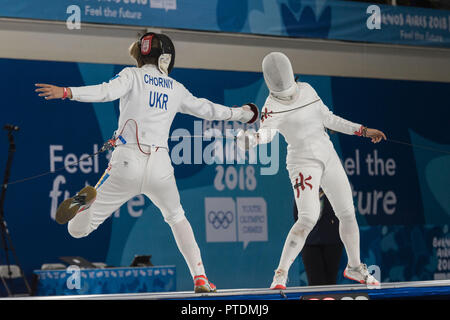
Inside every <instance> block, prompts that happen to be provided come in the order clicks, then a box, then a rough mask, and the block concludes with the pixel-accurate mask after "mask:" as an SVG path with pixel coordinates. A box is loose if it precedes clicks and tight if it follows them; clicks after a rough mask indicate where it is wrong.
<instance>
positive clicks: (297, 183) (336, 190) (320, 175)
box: [278, 148, 360, 271]
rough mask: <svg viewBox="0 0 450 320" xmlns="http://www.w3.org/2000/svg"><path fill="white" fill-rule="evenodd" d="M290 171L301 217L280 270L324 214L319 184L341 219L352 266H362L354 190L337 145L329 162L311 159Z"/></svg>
mask: <svg viewBox="0 0 450 320" xmlns="http://www.w3.org/2000/svg"><path fill="white" fill-rule="evenodd" d="M288 170H289V176H290V178H291V182H292V185H293V187H294V196H295V202H296V205H297V209H298V220H297V222H296V223H294V225H293V226H292V228H291V230H290V231H289V234H288V236H287V238H286V241H285V244H284V247H283V252H282V254H281V259H280V263H279V266H278V269H281V270H284V271H288V270H289V268H290V266H291V264H292V263H293V262H294V260H295V259H296V258H297V256H298V254H299V253H300V251H301V250H302V248H303V246H304V244H305V240H306V238H307V236H308V234H309V233H310V231H311V230H312V229H313V228H314V226H315V224H316V222H317V220H318V218H319V215H320V198H319V187H322V189H323V191H324V192H325V195H326V196H327V198H328V200H329V201H330V203H331V206H332V207H333V210H334V213H335V214H336V216H337V218H338V219H339V234H340V237H341V240H342V242H343V243H344V246H345V249H346V252H347V256H348V259H349V265H350V266H359V264H360V252H359V229H358V224H357V221H356V216H355V208H354V204H353V197H352V191H351V187H350V183H349V181H348V178H347V175H346V173H345V170H344V168H343V166H342V164H341V162H340V160H339V157H338V155H337V153H336V151H335V150H334V148H330V156H329V157H328V159H327V161H326V163H325V164H324V163H323V162H321V161H318V160H312V159H308V160H305V161H302V163H299V164H298V165H295V166H292V165H291V166H289V167H288Z"/></svg>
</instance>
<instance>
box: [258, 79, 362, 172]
mask: <svg viewBox="0 0 450 320" xmlns="http://www.w3.org/2000/svg"><path fill="white" fill-rule="evenodd" d="M297 85H298V86H299V89H300V90H299V95H298V97H297V98H296V99H295V100H294V101H292V103H290V104H286V103H285V102H284V103H280V102H279V101H277V100H276V99H274V98H273V97H272V96H271V95H269V96H268V98H267V99H266V102H265V104H264V106H263V108H262V110H261V114H262V116H261V124H260V128H259V130H258V132H257V135H256V136H257V138H256V139H250V141H251V143H252V142H253V143H252V144H253V146H255V145H256V144H261V143H269V142H270V141H272V139H273V138H274V136H275V135H276V133H277V132H279V133H281V134H282V135H283V136H284V138H285V139H286V142H287V144H288V147H287V151H288V153H287V158H286V162H287V165H288V166H290V165H295V164H298V163H299V161H303V160H305V159H317V160H321V161H323V162H324V163H325V162H326V159H327V158H328V156H329V148H333V144H332V143H331V140H330V138H329V136H328V134H327V133H326V131H325V128H329V129H331V130H334V131H337V132H342V133H345V134H349V135H353V134H356V135H360V134H361V130H362V126H361V125H360V124H357V123H353V122H350V121H347V120H345V119H343V118H341V117H338V116H336V115H334V114H333V113H332V112H331V111H330V110H329V109H328V108H327V106H325V104H324V103H323V102H322V100H321V99H320V98H319V96H318V95H317V93H316V91H315V90H314V89H313V88H312V87H311V86H310V85H309V84H308V83H306V82H298V83H297ZM304 105H307V106H305V107H301V106H304ZM298 107H300V108H298ZM296 108H297V109H296ZM289 110H292V111H289Z"/></svg>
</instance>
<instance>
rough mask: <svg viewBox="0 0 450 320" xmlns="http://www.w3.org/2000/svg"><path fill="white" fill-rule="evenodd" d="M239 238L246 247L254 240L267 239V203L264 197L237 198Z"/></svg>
mask: <svg viewBox="0 0 450 320" xmlns="http://www.w3.org/2000/svg"><path fill="white" fill-rule="evenodd" d="M237 216H238V239H239V241H240V242H243V243H244V249H246V248H247V246H248V244H249V243H250V242H252V241H267V204H266V201H265V200H264V198H260V197H258V198H237Z"/></svg>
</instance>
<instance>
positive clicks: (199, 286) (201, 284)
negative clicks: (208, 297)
mask: <svg viewBox="0 0 450 320" xmlns="http://www.w3.org/2000/svg"><path fill="white" fill-rule="evenodd" d="M194 292H195V293H203V292H216V286H215V285H214V284H212V283H211V282H209V281H208V278H206V276H205V275H201V276H195V277H194Z"/></svg>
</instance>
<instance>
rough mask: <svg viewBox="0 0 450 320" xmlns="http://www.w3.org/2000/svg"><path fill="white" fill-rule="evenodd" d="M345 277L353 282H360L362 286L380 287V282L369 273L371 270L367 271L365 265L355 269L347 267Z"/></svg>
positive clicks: (362, 264)
mask: <svg viewBox="0 0 450 320" xmlns="http://www.w3.org/2000/svg"><path fill="white" fill-rule="evenodd" d="M344 277H346V278H347V279H350V280H353V281H358V282H359V283H361V284H366V285H369V286H374V287H378V286H380V282H379V281H378V280H377V279H375V277H374V276H372V275H371V274H370V273H369V270H367V265H365V264H364V263H361V264H360V265H359V266H357V267H354V268H352V267H350V266H348V265H347V267H346V268H345V270H344Z"/></svg>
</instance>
